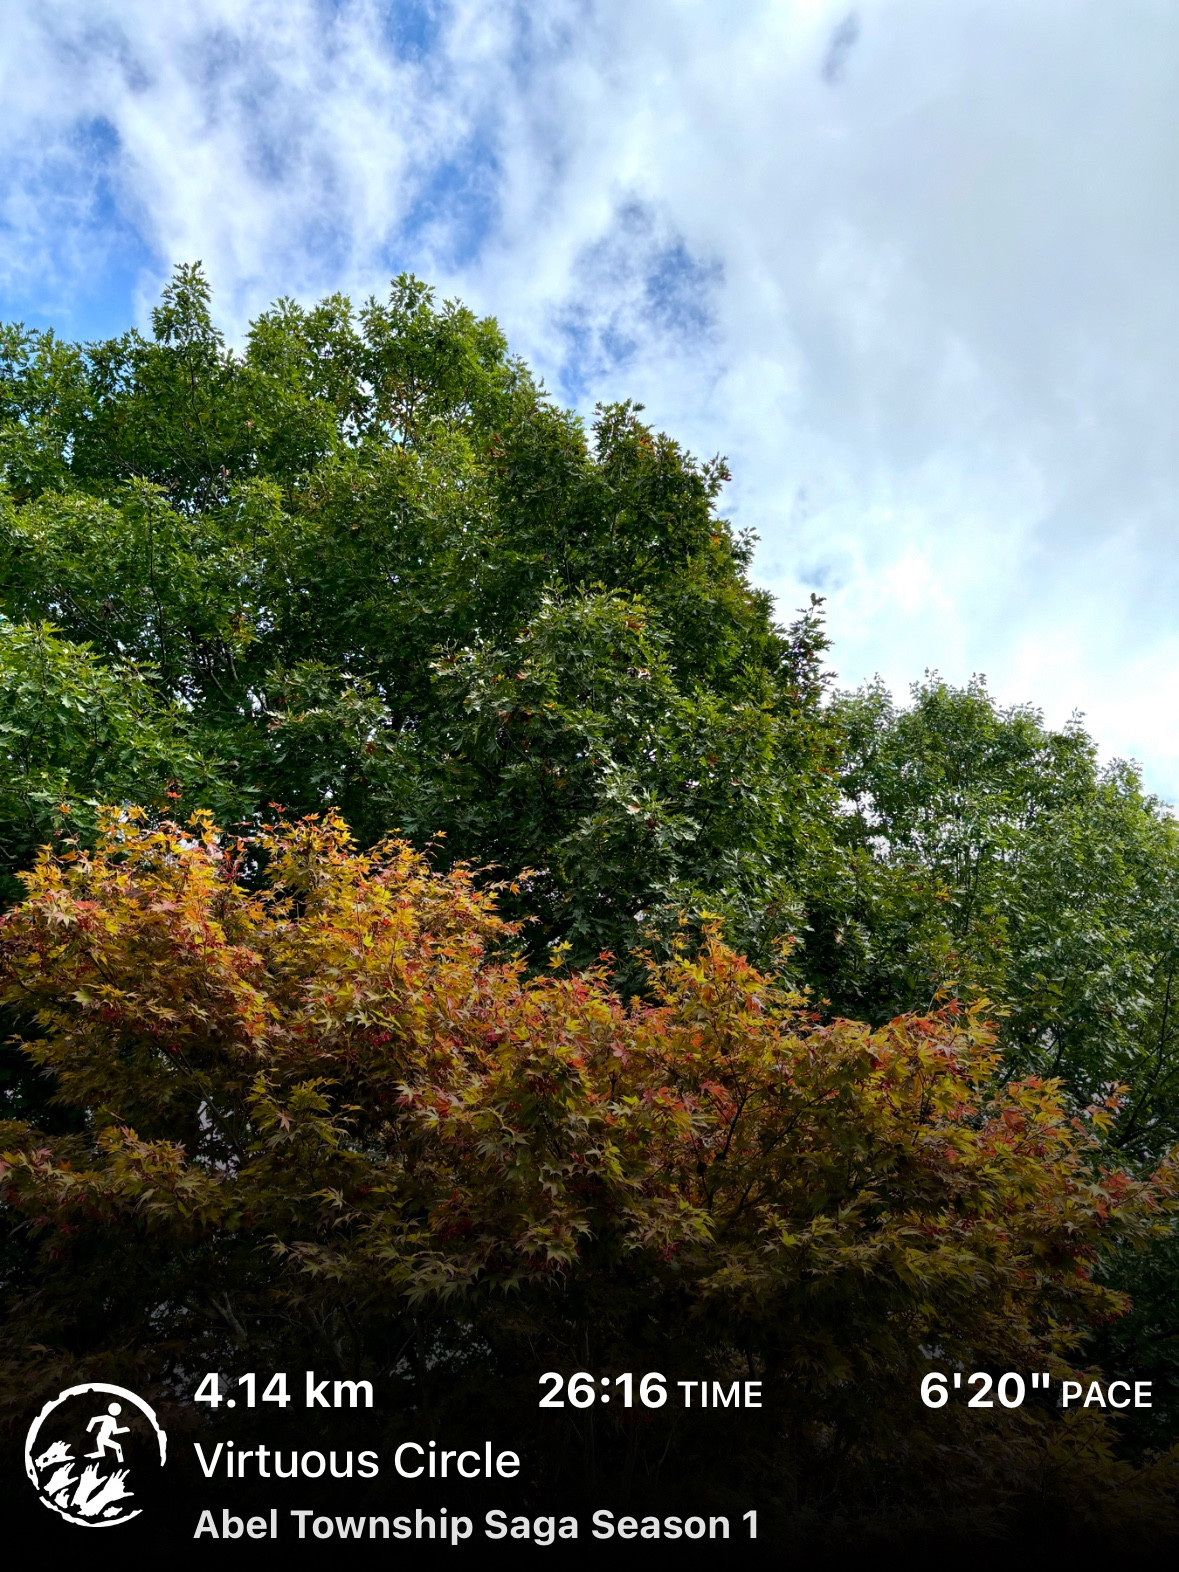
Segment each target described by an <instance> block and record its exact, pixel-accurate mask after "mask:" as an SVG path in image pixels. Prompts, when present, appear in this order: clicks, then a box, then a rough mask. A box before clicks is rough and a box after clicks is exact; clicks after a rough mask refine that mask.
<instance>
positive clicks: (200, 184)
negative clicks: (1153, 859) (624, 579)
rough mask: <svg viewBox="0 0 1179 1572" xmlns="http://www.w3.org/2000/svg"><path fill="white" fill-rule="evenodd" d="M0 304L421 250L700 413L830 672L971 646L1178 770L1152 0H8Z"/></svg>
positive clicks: (620, 375) (745, 514) (599, 386)
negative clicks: (188, 269)
mask: <svg viewBox="0 0 1179 1572" xmlns="http://www.w3.org/2000/svg"><path fill="white" fill-rule="evenodd" d="M0 73H2V77H3V80H2V82H0V127H2V130H0V316H3V317H6V318H10V319H11V318H23V319H24V320H26V321H29V322H32V323H36V324H39V325H44V324H47V323H52V324H53V325H55V326H56V327H58V328H59V329H60V330H61V331H62V332H64V333H66V334H68V335H70V336H74V337H88V336H92V335H99V334H104V333H109V332H113V331H117V330H119V329H121V328H122V327H123V326H125V325H127V324H128V323H129V322H132V321H135V322H138V323H141V324H142V323H144V322H145V321H146V318H147V313H148V311H149V309H150V306H151V304H152V302H153V300H154V298H155V296H156V294H157V292H158V290H159V287H160V285H161V283H162V281H163V279H164V278H165V277H166V275H167V272H168V270H169V268H170V265H171V264H172V263H173V262H174V261H177V260H191V259H194V258H198V257H199V258H201V259H202V260H203V261H204V262H205V264H206V266H207V268H208V270H209V273H210V275H211V277H212V280H213V282H214V286H215V289H216V292H217V301H218V306H219V310H220V312H221V315H222V320H223V322H224V323H225V325H226V326H227V327H228V328H229V330H230V331H231V333H232V332H239V331H240V330H241V328H242V326H243V325H244V324H245V323H246V322H247V321H248V320H249V317H250V316H251V315H252V314H253V313H254V312H256V311H257V310H259V309H261V307H263V306H264V305H265V304H266V303H267V302H268V301H269V300H271V299H273V298H274V297H275V296H277V295H279V294H283V293H291V294H295V295H298V296H300V297H302V298H305V299H311V298H314V297H316V296H317V295H319V294H322V293H326V292H328V291H331V290H335V289H340V288H343V289H345V290H348V291H350V292H352V293H354V294H356V295H364V294H367V293H368V292H370V291H372V290H379V289H380V288H381V287H382V285H383V284H384V282H385V281H386V280H387V279H388V278H389V276H390V275H391V274H393V273H395V272H397V271H399V270H400V269H402V268H409V269H412V270H413V271H415V272H418V273H419V274H421V275H422V276H423V277H426V278H428V279H430V280H431V281H432V282H434V283H436V284H437V285H438V287H439V288H440V290H441V291H442V292H443V293H445V294H457V295H460V296H462V297H463V298H464V299H465V300H467V301H468V303H469V304H471V305H472V306H474V307H475V308H476V309H478V310H481V311H488V312H493V313H494V314H495V315H497V316H498V317H499V318H500V320H501V322H502V323H503V325H504V327H505V329H506V330H507V332H508V334H509V337H510V339H511V341H512V343H513V346H514V347H515V348H516V349H517V350H518V351H519V352H521V353H523V354H524V355H525V356H526V357H527V358H528V359H529V360H530V361H531V362H532V364H533V365H534V366H535V367H536V368H537V369H538V370H539V371H540V372H541V374H542V375H543V376H544V377H545V379H546V382H547V383H548V385H549V387H550V388H551V389H552V390H553V391H555V392H556V393H557V394H559V395H560V396H561V397H563V398H564V399H566V400H567V401H569V402H573V403H576V404H577V406H578V407H579V408H582V409H586V410H588V409H589V408H591V407H592V405H593V403H594V401H595V400H597V399H601V398H615V397H621V396H633V397H636V398H639V399H640V400H642V402H643V403H644V404H645V405H646V406H647V410H648V413H649V416H650V417H651V418H652V419H653V420H654V421H655V422H656V423H657V424H659V425H661V426H663V427H665V428H666V429H668V430H670V431H672V432H673V433H674V434H675V435H677V436H679V437H680V438H682V439H683V440H685V441H686V442H687V443H688V444H689V445H690V446H692V447H694V448H696V449H697V450H698V451H701V452H704V453H709V454H711V453H713V452H716V451H718V450H719V451H722V452H725V453H727V454H728V456H729V459H730V464H731V466H732V468H733V471H734V481H733V484H732V486H731V487H730V488H729V492H728V496H727V506H728V511H729V513H730V516H731V517H732V518H733V520H734V522H735V523H736V524H737V525H739V526H740V527H744V528H752V529H755V530H756V531H757V532H758V534H759V536H760V539H761V544H760V547H759V552H758V556H757V559H756V572H757V575H758V577H759V579H760V580H761V581H762V582H763V583H765V584H767V585H768V586H769V587H770V588H771V589H772V590H773V591H774V593H775V594H776V595H777V596H778V598H779V604H780V606H781V608H782V611H783V614H789V612H790V611H791V609H792V608H793V607H794V606H796V605H798V604H800V603H801V602H803V601H805V599H806V598H807V596H808V595H809V593H810V591H811V590H812V589H814V590H818V591H819V592H821V593H823V594H825V595H826V596H827V603H828V609H829V617H830V625H831V629H832V632H833V635H834V637H835V641H836V642H835V649H834V652H833V653H834V664H835V666H836V667H837V669H838V671H839V674H840V678H841V680H842V681H843V682H844V683H847V684H851V683H855V682H858V681H861V680H863V679H865V678H867V677H870V676H871V675H872V674H873V673H874V672H880V673H881V674H882V675H883V676H884V678H885V679H886V681H888V683H889V684H890V685H891V686H892V687H893V688H894V690H896V691H898V692H902V693H903V692H904V690H905V688H906V686H907V684H908V683H909V682H910V681H911V680H912V679H914V678H917V677H920V676H921V674H922V672H923V671H924V670H925V669H926V668H928V667H936V668H938V669H940V670H941V671H942V672H943V674H945V675H946V676H947V677H950V678H951V679H953V680H955V681H964V680H966V679H967V678H968V677H969V676H970V674H971V673H972V672H975V671H982V672H985V673H986V674H987V676H988V679H989V681H990V683H991V686H992V689H993V690H994V691H995V692H996V693H997V694H998V695H999V696H1000V697H1001V698H1003V699H1004V700H1006V701H1017V700H1031V701H1033V702H1035V703H1037V704H1039V705H1040V706H1042V707H1043V709H1044V710H1045V712H1046V714H1047V716H1048V718H1049V719H1050V720H1052V721H1054V722H1061V721H1063V720H1064V719H1065V718H1066V717H1067V716H1068V714H1069V713H1070V712H1071V711H1072V710H1074V709H1079V710H1082V711H1084V712H1085V715H1086V720H1087V724H1088V725H1089V727H1090V729H1091V730H1092V732H1093V733H1094V735H1095V736H1096V737H1097V739H1098V741H1099V742H1100V744H1101V746H1102V749H1103V751H1104V752H1105V753H1106V754H1107V755H1110V754H1122V755H1129V756H1133V757H1137V758H1139V759H1141V760H1142V761H1143V764H1144V767H1145V770H1146V775H1147V780H1148V783H1149V784H1150V785H1151V786H1153V787H1154V788H1155V789H1156V790H1158V791H1160V792H1161V793H1162V794H1163V795H1165V796H1167V797H1169V798H1175V797H1179V615H1177V612H1176V607H1177V606H1179V550H1177V545H1179V541H1177V535H1179V520H1177V519H1176V495H1177V482H1179V442H1177V441H1176V438H1177V436H1179V430H1177V425H1179V419H1177V411H1179V404H1177V394H1176V388H1177V386H1179V376H1177V373H1179V308H1177V298H1179V297H1177V295H1176V288H1175V283H1174V279H1175V274H1176V267H1175V264H1176V252H1177V250H1179V186H1177V183H1176V181H1175V179H1174V170H1175V169H1176V168H1177V167H1179V146H1177V143H1179V118H1177V117H1176V115H1175V111H1174V104H1175V99H1176V87H1177V85H1179V84H1177V80H1176V79H1177V76H1179V8H1176V7H1175V5H1174V4H1173V0H1119V4H1118V5H1116V6H1115V5H1111V4H1109V3H1108V0H953V3H946V0H862V3H849V0H838V3H835V4H830V3H827V0H776V3H768V0H742V3H741V4H740V5H737V4H735V3H732V0H727V3H722V0H644V3H643V4H642V5H635V4H634V3H633V0H625V3H624V0H546V3H545V4H543V5H540V4H536V3H533V4H527V5H517V4H510V3H507V0H483V3H479V4H476V3H471V0H413V3H394V4H387V3H386V4H376V3H360V0H334V3H329V0H252V3H251V4H250V5H249V6H245V5H242V4H241V3H240V0H174V3H172V4H169V5H160V4H159V3H158V0H150V3H149V0H37V3H36V4H34V3H32V0H12V3H10V4H9V5H8V6H7V7H5V25H4V28H3V30H2V33H0Z"/></svg>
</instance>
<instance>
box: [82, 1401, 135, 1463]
mask: <svg viewBox="0 0 1179 1572" xmlns="http://www.w3.org/2000/svg"><path fill="white" fill-rule="evenodd" d="M122 1412H123V1410H122V1409H121V1408H120V1407H119V1405H118V1403H112V1404H111V1405H110V1407H109V1408H108V1409H107V1411H106V1413H105V1414H95V1416H94V1418H93V1419H92V1420H91V1421H90V1423H89V1424H88V1425H87V1426H86V1429H87V1430H93V1429H94V1427H95V1425H97V1426H98V1434H97V1435H96V1436H95V1438H94V1439H95V1440H96V1441H97V1442H98V1450H97V1451H96V1452H87V1453H86V1454H85V1455H86V1456H87V1457H105V1456H106V1453H107V1449H108V1447H109V1449H110V1450H111V1451H112V1452H113V1453H114V1454H115V1460H116V1461H117V1462H119V1463H121V1462H122V1461H123V1448H122V1447H121V1446H120V1445H119V1443H118V1442H117V1441H116V1440H115V1439H114V1438H115V1436H125V1435H127V1434H129V1433H130V1429H131V1427H130V1425H121V1424H120V1423H119V1420H118V1416H119V1414H121V1413H122Z"/></svg>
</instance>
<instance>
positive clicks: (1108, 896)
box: [812, 679, 1179, 1155]
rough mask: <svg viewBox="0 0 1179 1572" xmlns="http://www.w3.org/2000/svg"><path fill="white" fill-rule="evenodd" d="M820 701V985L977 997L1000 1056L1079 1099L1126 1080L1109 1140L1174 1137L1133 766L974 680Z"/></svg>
mask: <svg viewBox="0 0 1179 1572" xmlns="http://www.w3.org/2000/svg"><path fill="white" fill-rule="evenodd" d="M836 714H837V716H838V719H839V722H840V724H841V725H842V726H843V728H844V731H845V736H846V739H847V742H846V751H845V755H844V765H843V774H842V783H843V789H844V792H845V794H846V796H847V798H848V799H849V800H850V803H851V804H852V806H853V807H854V812H853V813H852V814H851V815H850V816H848V817H847V819H846V820H845V824H844V836H845V840H846V843H847V845H848V847H849V852H850V856H849V862H848V867H849V869H850V870H852V871H851V872H850V873H849V874H848V875H847V877H846V880H845V883H844V884H843V886H842V887H841V888H840V887H837V890H838V895H839V896H841V897H842V902H841V904H840V905H836V904H835V903H834V902H831V903H830V904H829V905H828V907H827V910H826V911H825V912H823V913H820V912H819V910H818V903H816V920H817V922H818V924H819V925H820V936H819V937H818V939H817V942H816V943H815V944H814V946H813V955H812V964H813V965H814V967H815V970H816V973H818V974H820V975H821V980H822V986H824V988H827V989H828V990H829V991H830V992H831V993H832V994H833V996H835V997H837V998H838V999H839V1002H840V1007H841V1008H851V1009H853V1010H855V1011H857V1012H859V1011H863V1012H865V1013H867V1014H869V1015H870V1016H873V1017H875V1018H881V1017H885V1018H887V1016H888V1015H889V1014H892V1013H895V1012H897V1011H900V1010H905V1009H911V1008H914V1007H916V1006H918V1005H920V1004H922V1003H927V1002H928V1001H929V1000H930V999H931V998H932V997H933V996H934V995H935V994H936V993H938V992H939V991H943V990H949V991H950V992H954V993H959V994H962V995H963V996H966V997H980V996H986V997H989V998H990V999H991V1000H993V1001H994V1002H995V1004H996V1005H997V1006H998V1007H1000V1009H1001V1011H1002V1038H1001V1041H1002V1043H1003V1045H1004V1048H1005V1059H1006V1064H1007V1068H1008V1071H1009V1072H1010V1073H1016V1074H1018V1073H1022V1072H1025V1071H1027V1070H1035V1071H1036V1072H1037V1073H1040V1074H1043V1075H1048V1076H1057V1075H1059V1076H1063V1077H1064V1079H1065V1081H1066V1083H1067V1084H1068V1085H1069V1086H1070V1088H1071V1089H1072V1091H1073V1093H1074V1095H1075V1096H1076V1097H1077V1098H1078V1100H1080V1101H1085V1100H1088V1099H1090V1098H1092V1097H1094V1096H1097V1095H1099V1094H1100V1092H1101V1090H1102V1089H1103V1088H1104V1087H1108V1086H1109V1085H1111V1084H1118V1083H1122V1084H1125V1085H1127V1086H1129V1087H1130V1089H1131V1092H1130V1096H1129V1097H1128V1099H1127V1101H1126V1103H1125V1106H1124V1108H1123V1111H1122V1114H1121V1116H1120V1118H1119V1120H1118V1124H1117V1127H1116V1131H1115V1133H1114V1137H1113V1138H1114V1140H1115V1142H1116V1143H1117V1144H1118V1145H1119V1146H1120V1147H1121V1148H1123V1149H1124V1150H1125V1151H1127V1152H1128V1153H1131V1154H1137V1155H1148V1154H1149V1153H1151V1152H1157V1151H1159V1150H1162V1149H1163V1148H1165V1147H1166V1146H1167V1145H1169V1144H1170V1143H1172V1142H1173V1141H1174V1140H1175V1139H1176V1137H1177V1136H1179V1095H1177V1094H1179V1033H1177V1031H1176V1020H1175V1010H1174V995H1175V981H1176V966H1177V963H1179V904H1177V902H1179V839H1177V833H1176V827H1175V824H1174V822H1173V820H1172V819H1171V818H1170V816H1169V815H1168V814H1166V813H1165V812H1164V811H1163V810H1162V809H1161V808H1160V805H1159V803H1158V801H1157V799H1155V798H1152V797H1149V796H1147V795H1146V794H1145V793H1144V792H1143V790H1142V785H1141V781H1140V780H1139V777H1138V775H1137V773H1136V772H1135V771H1134V770H1133V769H1132V768H1131V767H1129V766H1127V765H1125V764H1122V763H1115V764H1113V765H1111V766H1109V767H1108V768H1106V769H1104V770H1103V769H1099V767H1098V764H1097V760H1096V750H1095V748H1094V746H1093V744H1092V742H1091V741H1090V739H1089V738H1088V737H1087V736H1086V735H1085V733H1084V732H1083V731H1082V730H1081V729H1080V727H1079V726H1077V725H1075V724H1074V725H1071V726H1069V727H1068V728H1066V729H1065V730H1064V731H1061V732H1052V731H1048V730H1047V729H1046V728H1045V727H1044V725H1043V723H1042V720H1041V717H1040V715H1039V714H1038V712H1036V711H1034V710H1032V709H1029V708H1027V707H1026V706H1018V707H1015V708H1012V709H1007V710H1004V709H1001V708H999V707H998V706H996V705H995V704H994V702H993V701H992V699H991V698H990V696H989V695H988V693H987V691H986V688H985V686H984V685H983V684H982V682H981V681H977V680H976V681H975V682H974V683H973V684H972V685H971V686H970V687H968V688H966V689H955V688H952V687H950V686H949V685H947V684H946V683H944V682H941V681H938V680H936V679H932V680H929V681H927V682H926V683H925V684H924V685H922V686H920V687H917V688H915V690H914V695H913V704H912V707H911V708H910V709H908V710H897V709H896V708H895V707H894V706H893V704H892V701H891V700H890V699H889V697H888V695H887V694H886V693H884V692H883V691H882V690H881V689H880V688H879V687H873V688H868V689H865V690H863V691H861V692H860V693H858V694H855V695H843V696H841V697H840V699H839V701H838V702H837V705H836ZM824 924H825V926H824Z"/></svg>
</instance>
